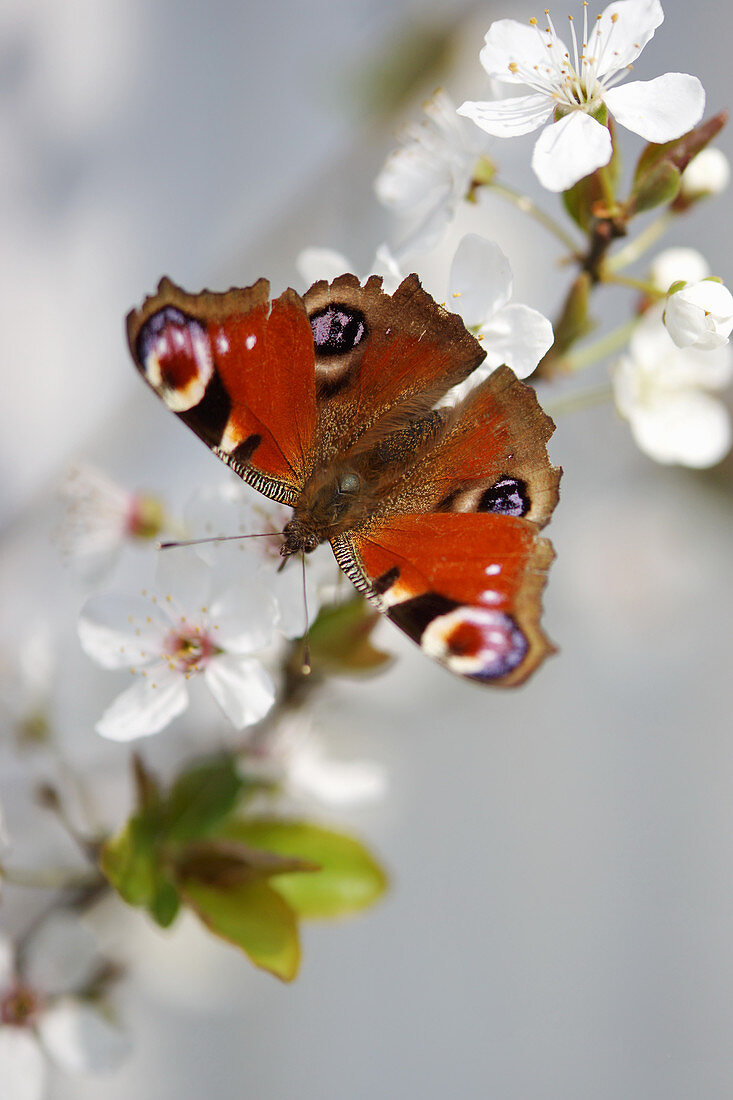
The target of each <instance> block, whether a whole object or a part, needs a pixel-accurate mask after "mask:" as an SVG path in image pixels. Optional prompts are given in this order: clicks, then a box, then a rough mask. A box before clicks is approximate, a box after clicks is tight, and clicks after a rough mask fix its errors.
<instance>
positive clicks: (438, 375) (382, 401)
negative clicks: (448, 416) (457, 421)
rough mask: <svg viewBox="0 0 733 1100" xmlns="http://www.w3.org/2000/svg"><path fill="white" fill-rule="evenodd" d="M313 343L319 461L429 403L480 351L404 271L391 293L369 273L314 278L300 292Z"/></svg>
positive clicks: (477, 358)
mask: <svg viewBox="0 0 733 1100" xmlns="http://www.w3.org/2000/svg"><path fill="white" fill-rule="evenodd" d="M304 302H305V306H306V309H307V311H308V316H309V318H310V323H311V328H312V331H313V340H314V344H315V362H316V385H317V400H318V410H319V441H320V449H321V456H322V462H323V463H324V464H327V463H328V462H330V461H331V460H332V459H333V458H334V457H335V456H337V455H344V454H346V453H347V452H348V451H349V449H351V448H352V447H354V446H355V445H356V444H357V442H358V441H361V442H362V444H363V442H364V440H366V439H368V438H369V437H370V434H371V436H374V435H376V434H379V435H384V434H385V433H386V432H387V431H389V429H390V427H391V426H392V425H393V424H396V423H400V422H403V423H404V422H406V421H407V420H408V419H414V418H415V417H416V416H419V415H421V414H423V413H426V412H427V411H428V410H430V409H431V408H432V407H433V405H435V403H436V402H437V401H438V400H439V399H440V398H442V397H443V395H444V394H445V393H447V391H448V390H449V389H450V388H451V387H452V386H455V385H456V384H457V383H458V382H461V381H463V379H464V378H466V377H467V376H468V375H469V374H470V373H471V371H473V370H474V369H475V368H476V367H477V366H478V364H479V363H480V362H481V361H482V360H483V359H484V357H485V352H484V351H483V349H482V348H481V345H480V344H479V343H478V341H477V340H475V339H474V337H473V336H471V334H470V333H469V332H467V331H466V328H465V327H464V325H463V322H462V321H461V319H460V317H458V316H457V315H456V314H453V313H449V312H448V311H447V310H445V309H444V308H443V307H442V306H439V305H437V304H436V302H434V301H433V299H432V298H431V297H430V295H429V294H427V293H426V292H425V291H424V290H423V289H422V287H421V286H420V281H419V279H418V277H417V276H416V275H408V277H407V278H406V279H404V280H403V282H402V283H401V284H400V286H399V287H398V288H397V290H396V291H395V292H394V294H385V293H384V291H383V290H382V280H381V278H379V277H377V276H374V275H373V276H371V277H370V278H369V279H367V281H366V283H365V284H364V286H362V285H361V284H360V282H359V280H358V279H357V278H356V276H355V275H341V276H340V277H339V278H338V279H335V280H334V281H333V282H332V283H331V284H330V285H329V284H328V283H325V282H319V283H315V284H314V285H313V286H312V287H311V288H310V290H308V291H307V293H306V294H305V297H304Z"/></svg>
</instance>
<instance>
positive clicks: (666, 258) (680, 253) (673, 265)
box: [649, 248, 710, 294]
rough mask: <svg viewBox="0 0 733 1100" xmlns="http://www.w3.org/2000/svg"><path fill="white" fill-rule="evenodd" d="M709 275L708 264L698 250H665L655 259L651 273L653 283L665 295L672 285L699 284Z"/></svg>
mask: <svg viewBox="0 0 733 1100" xmlns="http://www.w3.org/2000/svg"><path fill="white" fill-rule="evenodd" d="M709 274H710V268H709V267H708V262H707V260H706V259H705V257H704V256H703V255H702V254H701V253H700V252H698V251H697V249H696V248H665V249H664V251H663V252H660V253H659V255H658V256H656V257H655V259H654V260H653V262H652V266H651V270H650V272H649V275H650V277H651V281H652V282H653V283H654V285H655V286H656V287H658V288H659V289H660V290H663V291H664V292H665V294H666V292H667V291H668V290H669V288H670V287H671V286H672V283H676V282H679V281H680V280H681V281H682V282H685V283H697V282H699V281H700V280H701V279H705V278H706V277H707V276H708V275H709Z"/></svg>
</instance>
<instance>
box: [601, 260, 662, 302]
mask: <svg viewBox="0 0 733 1100" xmlns="http://www.w3.org/2000/svg"><path fill="white" fill-rule="evenodd" d="M606 266H608V265H606ZM601 282H602V283H606V284H608V283H612V284H613V285H614V286H628V287H631V289H632V290H638V291H639V292H640V293H641V294H643V295H645V297H647V298H653V299H654V300H656V299H657V298H660V299H661V298H664V294H662V292H661V291H660V289H659V287H657V286H654V283H650V282H647V281H646V279H634V278H633V276H631V275H613V274H612V275H606V274H605V272H604V274H603V275H602V276H601Z"/></svg>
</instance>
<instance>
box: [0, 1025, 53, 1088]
mask: <svg viewBox="0 0 733 1100" xmlns="http://www.w3.org/2000/svg"><path fill="white" fill-rule="evenodd" d="M45 1082H46V1065H45V1062H44V1059H43V1054H42V1053H41V1048H40V1046H39V1044H38V1040H37V1039H36V1037H35V1035H34V1034H33V1032H32V1031H29V1030H28V1029H27V1028H24V1027H11V1026H8V1025H0V1089H1V1090H2V1091H0V1096H2V1098H3V1100H41V1097H42V1096H43V1094H44V1091H45V1087H44V1086H45Z"/></svg>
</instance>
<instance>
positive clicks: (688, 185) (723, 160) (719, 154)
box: [680, 146, 730, 199]
mask: <svg viewBox="0 0 733 1100" xmlns="http://www.w3.org/2000/svg"><path fill="white" fill-rule="evenodd" d="M729 181H730V162H729V161H728V158H727V157H726V155H725V153H724V152H723V151H722V149H716V148H714V147H710V146H708V147H707V148H706V149H702V150H701V151H700V152H699V153H698V154H697V156H696V157H693V158H692V160H691V161H690V163H689V164H688V165H687V167H686V168H685V170H684V172H683V173H682V176H681V179H680V193H681V194H682V195H683V196H684V198H686V199H698V198H701V197H702V196H703V195H719V194H720V193H721V191H725V189H726V187H727V186H728V183H729Z"/></svg>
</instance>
